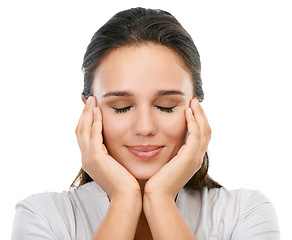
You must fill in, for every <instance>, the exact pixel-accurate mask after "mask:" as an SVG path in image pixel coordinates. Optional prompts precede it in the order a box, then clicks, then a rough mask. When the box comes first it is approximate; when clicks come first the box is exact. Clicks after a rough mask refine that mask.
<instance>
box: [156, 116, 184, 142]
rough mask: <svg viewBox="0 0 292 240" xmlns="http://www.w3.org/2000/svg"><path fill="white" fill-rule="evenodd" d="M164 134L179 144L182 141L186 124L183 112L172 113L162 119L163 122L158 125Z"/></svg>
mask: <svg viewBox="0 0 292 240" xmlns="http://www.w3.org/2000/svg"><path fill="white" fill-rule="evenodd" d="M160 126H161V129H162V130H163V132H164V134H165V135H166V136H167V137H168V138H169V140H172V142H173V143H175V144H177V145H179V146H181V145H182V144H183V142H184V139H185V135H186V131H187V128H186V127H187V125H186V120H185V116H184V112H183V111H182V112H181V113H177V114H173V116H171V115H170V116H169V118H168V119H165V120H164V121H163V124H161V125H160Z"/></svg>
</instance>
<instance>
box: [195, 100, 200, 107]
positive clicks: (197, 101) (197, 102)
mask: <svg viewBox="0 0 292 240" xmlns="http://www.w3.org/2000/svg"><path fill="white" fill-rule="evenodd" d="M195 103H196V105H197V106H198V105H199V100H198V99H197V98H195Z"/></svg>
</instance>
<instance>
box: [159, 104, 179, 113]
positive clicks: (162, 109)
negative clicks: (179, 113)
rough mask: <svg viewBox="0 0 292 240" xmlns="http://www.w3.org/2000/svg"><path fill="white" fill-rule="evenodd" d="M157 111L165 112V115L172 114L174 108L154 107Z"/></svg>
mask: <svg viewBox="0 0 292 240" xmlns="http://www.w3.org/2000/svg"><path fill="white" fill-rule="evenodd" d="M155 107H156V108H157V109H159V110H160V111H162V112H167V113H172V112H173V109H174V108H175V107H176V106H173V107H161V106H157V105H156V106H155Z"/></svg>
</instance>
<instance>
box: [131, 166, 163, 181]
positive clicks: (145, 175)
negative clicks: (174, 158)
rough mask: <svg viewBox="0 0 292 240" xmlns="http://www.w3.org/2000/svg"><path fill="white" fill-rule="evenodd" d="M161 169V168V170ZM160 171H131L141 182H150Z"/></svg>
mask: <svg viewBox="0 0 292 240" xmlns="http://www.w3.org/2000/svg"><path fill="white" fill-rule="evenodd" d="M159 169H160V168H159ZM159 169H155V170H151V169H149V170H148V169H145V168H144V169H142V170H141V171H130V172H131V174H132V175H133V176H134V177H135V178H136V179H137V180H141V181H147V180H149V179H150V178H151V177H152V176H153V175H154V174H155V173H157V172H158V171H159Z"/></svg>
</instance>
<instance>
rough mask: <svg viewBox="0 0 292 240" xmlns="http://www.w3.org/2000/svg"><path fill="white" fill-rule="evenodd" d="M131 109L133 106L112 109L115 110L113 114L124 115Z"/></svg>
mask: <svg viewBox="0 0 292 240" xmlns="http://www.w3.org/2000/svg"><path fill="white" fill-rule="evenodd" d="M131 107H133V106H127V107H124V108H114V107H113V109H114V110H115V113H125V112H127V111H129V110H130V109H131Z"/></svg>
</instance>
